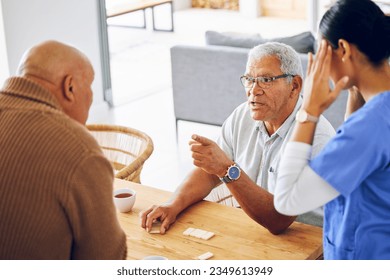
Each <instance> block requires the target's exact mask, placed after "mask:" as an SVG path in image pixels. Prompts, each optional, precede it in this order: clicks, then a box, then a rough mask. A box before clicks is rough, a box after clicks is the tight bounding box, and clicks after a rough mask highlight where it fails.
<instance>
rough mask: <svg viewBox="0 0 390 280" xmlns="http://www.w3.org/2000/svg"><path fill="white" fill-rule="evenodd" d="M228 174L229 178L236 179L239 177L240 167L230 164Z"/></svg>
mask: <svg viewBox="0 0 390 280" xmlns="http://www.w3.org/2000/svg"><path fill="white" fill-rule="evenodd" d="M228 175H229V177H230V179H232V180H237V179H238V178H239V177H240V169H239V168H238V167H237V166H231V167H230V168H229V171H228Z"/></svg>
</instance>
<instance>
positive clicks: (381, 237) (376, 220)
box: [310, 91, 390, 259]
mask: <svg viewBox="0 0 390 280" xmlns="http://www.w3.org/2000/svg"><path fill="white" fill-rule="evenodd" d="M310 166H311V168H312V169H313V170H314V171H315V172H316V173H317V174H318V175H319V176H321V177H322V178H323V179H324V180H326V181H327V182H328V183H329V184H330V185H331V186H332V187H334V188H335V189H336V190H337V191H339V192H340V194H341V195H340V196H338V197H337V198H335V199H334V200H332V201H331V202H329V203H328V204H326V206H325V212H324V237H323V238H324V258H325V259H390V91H387V92H384V93H382V94H379V95H377V96H375V97H374V98H372V99H371V100H370V101H369V102H367V103H366V104H365V105H364V106H363V107H362V108H361V109H359V110H358V111H357V112H355V113H354V114H352V115H351V116H350V117H349V118H348V120H347V121H346V122H345V123H344V124H343V125H342V126H341V127H340V128H339V130H338V131H337V134H336V136H335V137H334V138H333V139H332V140H331V141H330V142H329V143H328V145H326V146H325V148H324V150H323V151H322V152H321V153H320V154H319V155H318V156H317V157H316V158H314V159H313V160H312V161H311V162H310Z"/></svg>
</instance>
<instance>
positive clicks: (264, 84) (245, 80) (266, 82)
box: [240, 74, 295, 89]
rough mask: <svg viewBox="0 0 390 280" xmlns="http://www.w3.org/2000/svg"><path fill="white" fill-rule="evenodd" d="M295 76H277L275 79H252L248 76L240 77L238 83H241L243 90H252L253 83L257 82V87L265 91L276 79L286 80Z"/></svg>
mask: <svg viewBox="0 0 390 280" xmlns="http://www.w3.org/2000/svg"><path fill="white" fill-rule="evenodd" d="M294 76H295V75H292V74H283V75H279V76H275V77H256V78H252V77H248V76H245V75H244V76H241V77H240V81H241V84H242V85H243V86H244V87H245V88H252V87H253V85H254V84H255V82H257V85H258V86H259V87H261V88H262V89H267V88H270V87H271V86H272V82H273V81H275V80H277V79H282V78H286V77H294Z"/></svg>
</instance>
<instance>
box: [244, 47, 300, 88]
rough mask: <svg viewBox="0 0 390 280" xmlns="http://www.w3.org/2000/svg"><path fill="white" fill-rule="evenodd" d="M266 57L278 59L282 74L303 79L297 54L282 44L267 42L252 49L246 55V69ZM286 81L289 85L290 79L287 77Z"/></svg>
mask: <svg viewBox="0 0 390 280" xmlns="http://www.w3.org/2000/svg"><path fill="white" fill-rule="evenodd" d="M266 56H276V57H278V58H279V61H280V70H281V71H282V72H283V74H292V75H298V76H301V77H302V78H303V70H302V63H301V59H300V58H299V55H298V53H297V52H296V51H295V50H294V49H293V48H292V47H290V46H288V45H286V44H283V43H277V42H267V43H265V44H261V45H258V46H256V47H254V48H252V49H251V50H250V51H249V54H248V62H247V68H248V67H249V66H250V65H253V64H254V63H256V62H257V61H259V60H261V59H262V58H264V57H266ZM288 81H289V83H291V81H292V77H288Z"/></svg>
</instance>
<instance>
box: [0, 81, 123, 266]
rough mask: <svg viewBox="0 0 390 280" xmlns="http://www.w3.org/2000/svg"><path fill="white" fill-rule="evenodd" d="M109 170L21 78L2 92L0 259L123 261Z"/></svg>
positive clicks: (51, 102) (50, 102) (85, 138)
mask: <svg viewBox="0 0 390 280" xmlns="http://www.w3.org/2000/svg"><path fill="white" fill-rule="evenodd" d="M112 186H113V171H112V168H111V166H110V163H109V162H108V161H107V160H106V159H105V158H104V156H103V154H102V152H101V150H100V148H99V146H98V144H97V143H96V141H95V140H94V139H93V137H92V136H90V135H89V133H88V131H87V129H86V128H85V127H84V126H82V125H80V124H79V123H77V122H76V121H74V120H72V119H70V118H69V117H68V116H67V115H65V114H64V113H63V111H62V110H61V108H60V106H59V104H58V102H57V100H56V99H55V98H54V97H53V96H52V94H51V93H49V92H48V91H46V90H45V89H43V88H42V87H40V86H39V85H38V84H36V83H34V82H32V81H30V80H27V79H25V78H21V77H15V78H10V79H8V80H7V81H6V83H5V85H4V88H3V89H2V90H1V91H0V259H123V258H125V257H126V237H125V234H124V233H123V231H122V229H121V228H120V226H119V223H118V220H117V218H116V210H115V207H114V205H113V200H112Z"/></svg>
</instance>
